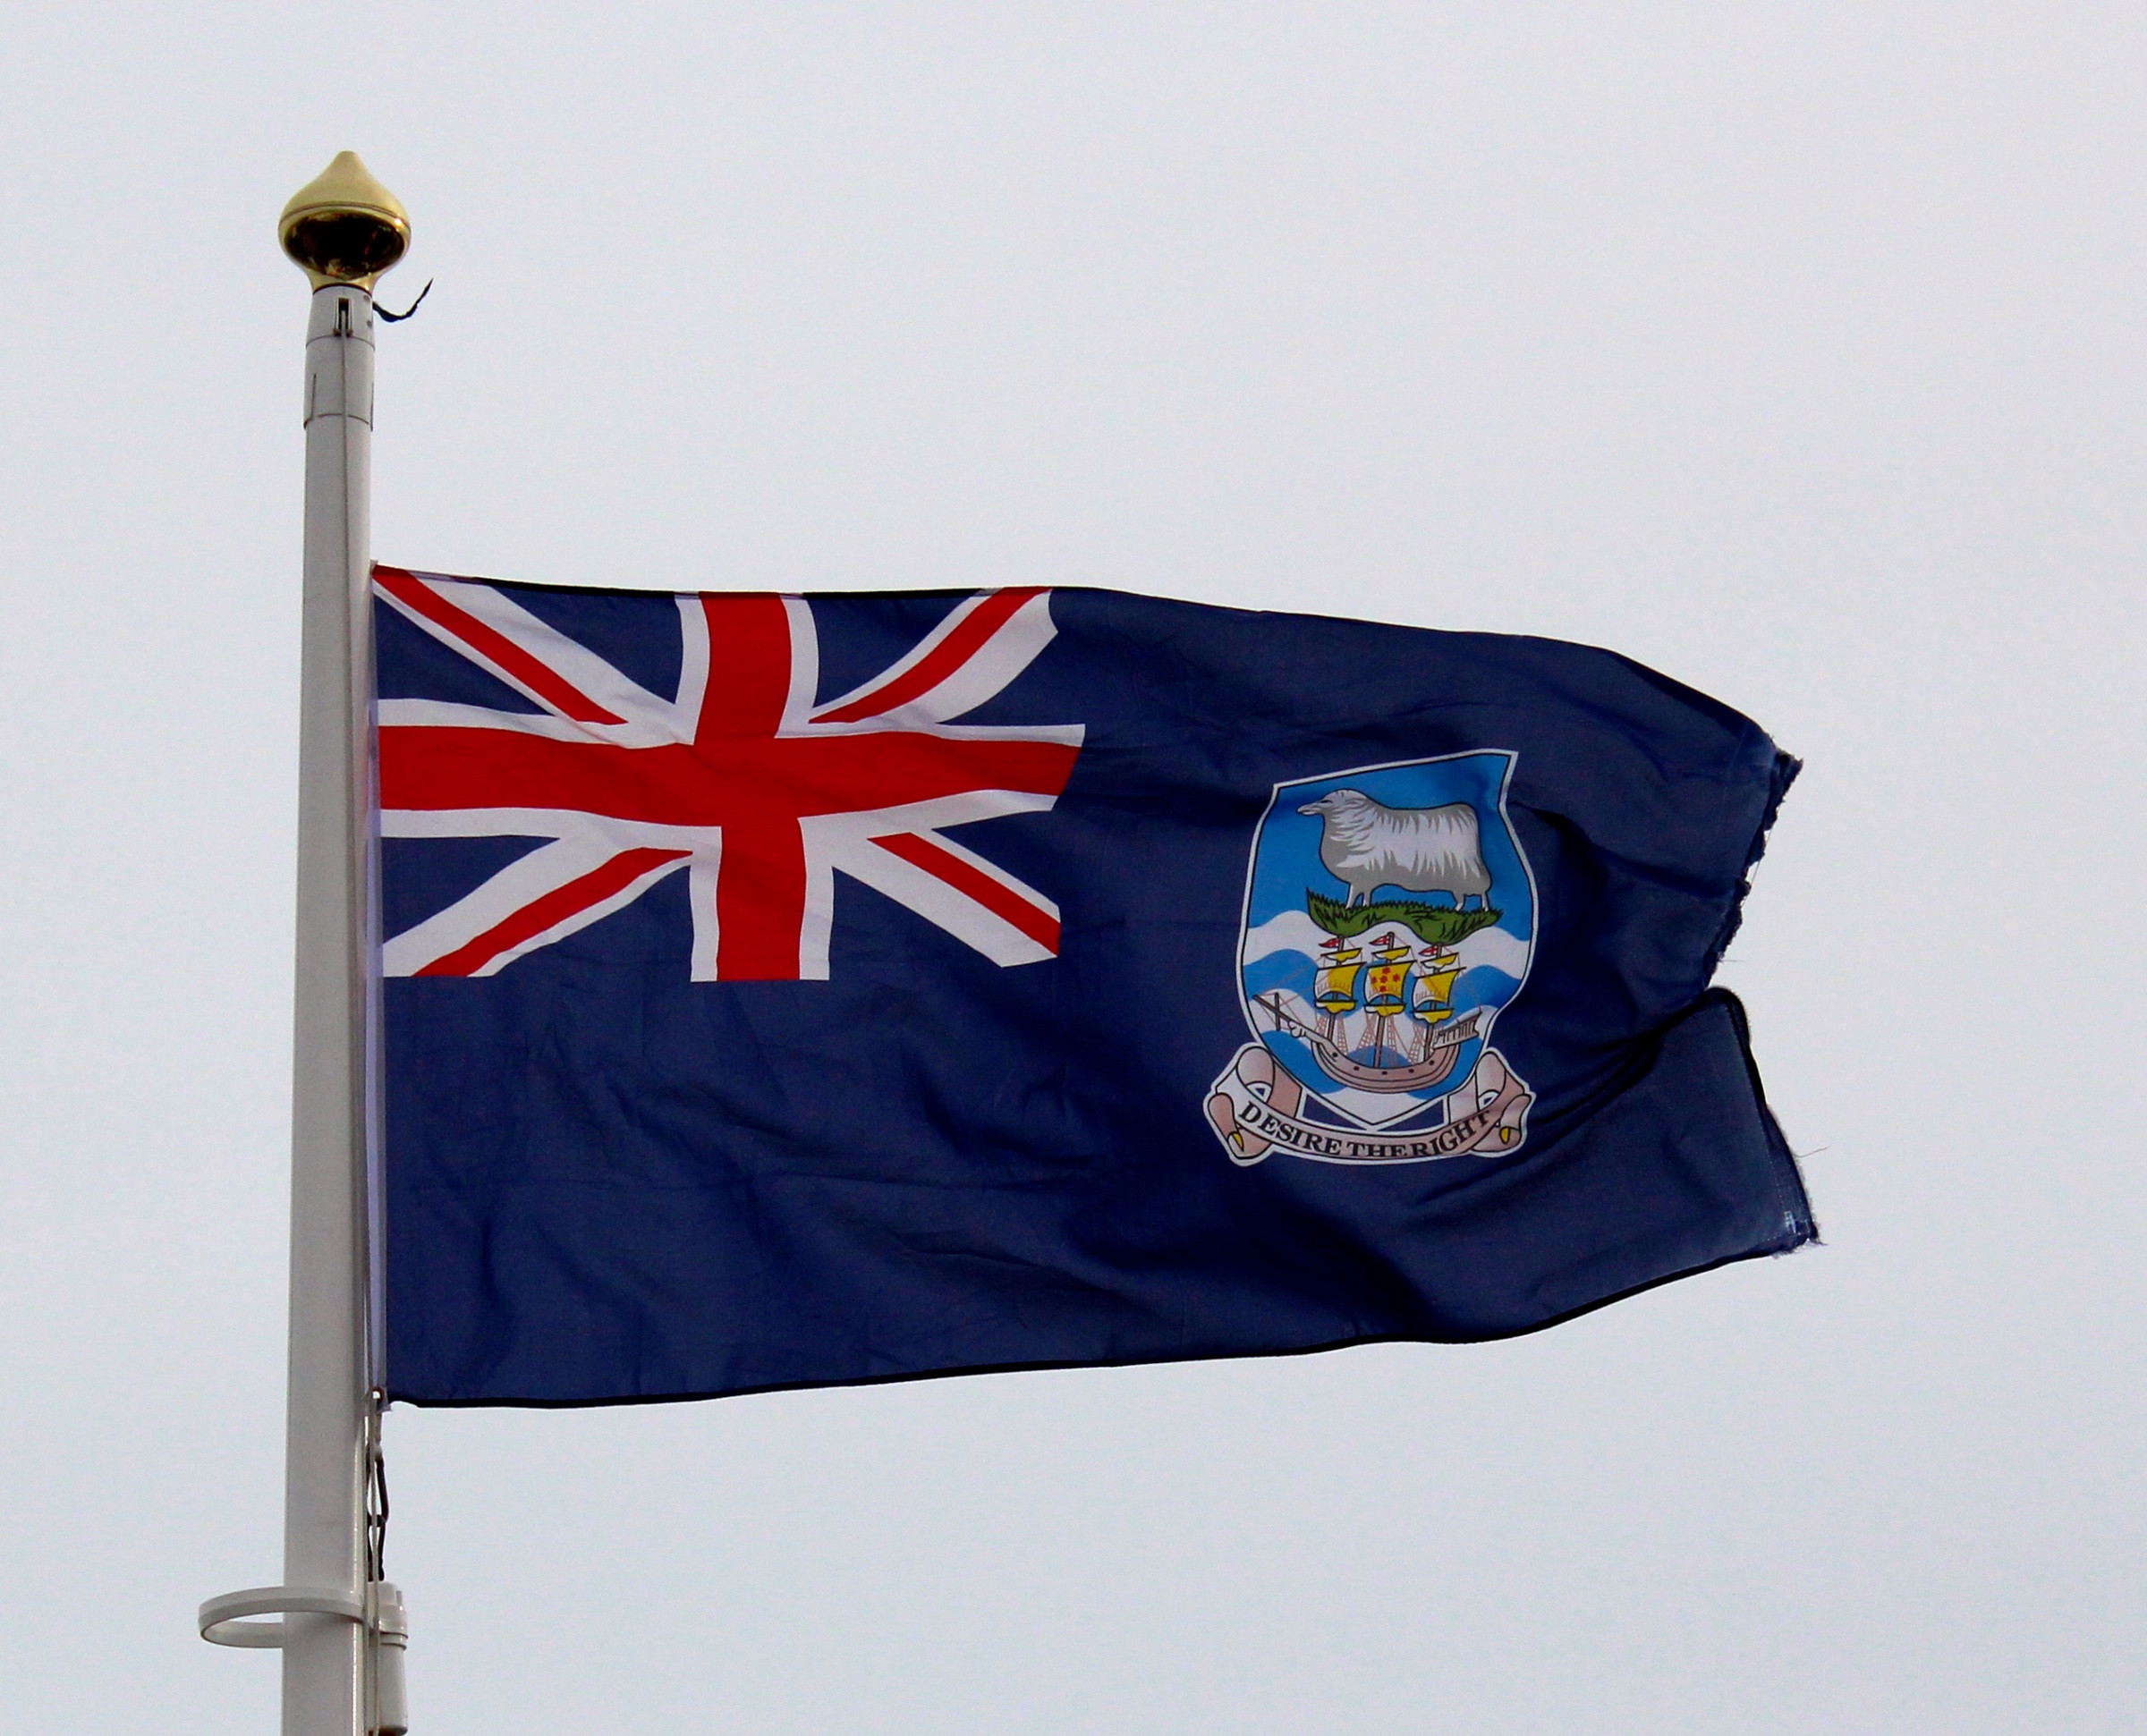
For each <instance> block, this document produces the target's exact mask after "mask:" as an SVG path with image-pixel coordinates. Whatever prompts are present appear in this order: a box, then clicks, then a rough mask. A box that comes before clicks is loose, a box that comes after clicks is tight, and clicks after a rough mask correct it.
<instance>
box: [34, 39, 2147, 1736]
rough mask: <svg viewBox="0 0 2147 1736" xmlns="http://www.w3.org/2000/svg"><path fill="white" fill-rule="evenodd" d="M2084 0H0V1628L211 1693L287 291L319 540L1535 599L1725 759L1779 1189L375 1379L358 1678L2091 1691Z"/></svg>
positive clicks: (279, 1195) (2131, 1434) (460, 1682)
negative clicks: (745, 1380) (1743, 756)
mask: <svg viewBox="0 0 2147 1736" xmlns="http://www.w3.org/2000/svg"><path fill="white" fill-rule="evenodd" d="M2143 76H2147V15H2143V13H2141V12H2140V10H2139V9H2138V8H2137V7H2136V6H2120V5H2114V4H2112V5H2090V4H2069V3H2068V0H2039V4H2032V5H2029V4H2019V5H1997V4H1943V5H1941V4H1923V5H1914V4H1895V3H1894V0H1854V4H1837V3H1835V0H1800V4H1747V3H1746V0H1710V4H1697V3H1694V4H1653V3H1648V0H1633V4H1624V5H1603V4H1568V5H1559V6H1549V5H1540V4H1525V3H1521V4H1495V5H1494V4H1432V3H1431V0H1416V4H1328V5H1314V4H1303V3H1302V0H1300V4H1288V5H1276V4H1260V0H1234V3H1233V4H1178V3H1176V0H1146V3H1145V4H1112V3H1109V0H1095V3H1093V4H1081V5H1071V4H1054V5H1048V4H996V5H977V4H907V5H893V4H817V3H816V0H786V3H785V4H751V5H742V4H716V3H713V0H702V3H701V4H693V5H690V6H686V5H676V6H659V5H643V6H632V7H607V8H596V7H571V6H561V5H556V4H543V0H525V3H524V4H518V5H515V6H513V7H508V6H504V5H499V6H454V5H432V6H424V7H414V6H408V5H401V4H372V5H368V6H364V7H357V8H342V9H338V10H336V11H335V13H306V12H304V11H303V10H302V9H299V8H293V7H287V6H267V5H230V4H215V3H214V0H204V4H196V5H192V6H189V7H185V8H181V7H178V6H174V5H170V4H165V5H162V6H155V7H150V6H142V5H137V4H108V5H96V6H89V5H82V4H71V5H58V4H50V3H49V0H17V4H15V5H14V6H13V7H12V8H11V9H10V13H9V18H8V23H7V26H6V30H5V53H4V55H0V154H4V163H5V173H4V174H0V237H4V242H5V245H6V249H7V256H8V262H9V269H8V272H7V276H6V286H5V292H4V310H5V326H4V334H0V527H4V535H5V548H6V552H7V554H8V556H9V560H8V568H7V572H6V576H5V579H4V582H0V694H4V703H5V706H6V708H7V710H8V715H9V716H10V717H11V718H12V719H13V722H12V724H10V725H9V728H8V731H7V738H6V750H5V752H4V754H0V785H4V797H0V912H4V916H0V920H4V932H5V935H6V944H5V946H4V948H0V1029H4V1036H0V1105H4V1114H5V1122H4V1125H5V1138H4V1144H0V1466H4V1478H5V1496H4V1503H0V1505H4V1511H5V1521H4V1529H0V1536H4V1539H5V1554H6V1560H7V1562H8V1571H7V1573H6V1574H5V1576H4V1581H0V1681H5V1682H6V1683H7V1684H8V1703H9V1706H10V1711H11V1715H12V1716H13V1718H14V1720H15V1721H16V1722H17V1723H20V1724H21V1726H22V1727H24V1728H30V1729H38V1730H41V1731H54V1732H74V1731H83V1732H88V1731H118V1730H130V1729H135V1730H146V1729H152V1728H153V1729H157V1730H159V1731H168V1732H212V1731H213V1732H248V1731H263V1732H266V1731H268V1730H271V1729H273V1728H274V1721H275V1718H276V1674H277V1672H276V1665H275V1663H274V1661H273V1660H272V1659H271V1658H269V1657H267V1656H262V1655H259V1654H251V1653H243V1652H233V1651H227V1650H223V1649H220V1648H214V1647H208V1646H205V1645H203V1644H202V1643H201V1642H200V1641H199V1639H197V1638H196V1637H195V1634H194V1631H193V1626H192V1615H193V1610H194V1607H195V1605H196V1604H197V1603H198V1602H199V1600H201V1599H202V1598H204V1597H207V1596H211V1595H214V1594H216V1593H218V1592H222V1591H225V1590H230V1589H233V1588H238V1587H242V1586H254V1585H262V1584H268V1583H274V1582H275V1580H276V1575H277V1571H278V1568H279V1565H280V1537H281V1452H282V1407H283V1393H282V1380H283V1356H284V1347H283V1329H284V1276H285V1266H284V1213H285V1208H286V1195H285V1187H286V1173H287V1172H286V1165H287V1161H288V1156H287V1138H288V1135H287V1118H288V1113H289V1083H288V1080H289V1066H290V1035H289V1032H290V1018H291V1006H290V953H291V941H292V923H293V891H292V879H293V824H294V817H295V795H294V785H295V777H296V738H297V713H296V707H297V671H298V580H299V528H300V507H301V457H302V442H301V430H300V426H299V414H300V401H299V394H300V383H301V343H302V335H303V329H304V320H305V314H306V306H305V303H306V294H305V290H304V286H303V283H302V280H301V277H300V276H299V275H298V274H297V273H296V272H295V271H294V270H293V268H292V267H290V266H289V265H288V264H287V263H286V262H285V261H284V260H283V259H282V258H281V257H280V256H279V255H278V253H277V251H276V246H275V240H274V232H275V221H276V214H277V212H278V211H279V209H280V208H281V207H282V205H283V202H284V199H286V198H287V197H288V196H289V194H290V193H291V192H292V191H293V190H295V189H296V188H297V187H298V186H300V185H301V183H302V182H306V181H308V180H310V178H311V177H312V176H313V175H314V174H316V173H318V170H319V169H320V168H321V167H322V166H323V165H325V164H326V163H327V159H328V158H329V157H330V156H332V155H333V154H334V153H335V151H337V150H341V149H344V148H355V149H357V150H359V151H360V152H361V154H362V155H363V156H364V157H365V158H366V161H367V162H368V164H369V166H370V167H371V168H372V169H373V170H374V171H375V172H376V173H377V174H378V175H379V176H380V177H381V178H382V179H383V180H384V181H385V182H386V183H387V184H388V185H389V186H390V187H392V188H393V189H395V191H396V192H397V193H398V194H400V195H401V197H402V198H403V200H404V202H405V203H406V204H407V205H408V207H409V208H410V210H411V212H412V216H413V219H414V222H415V225H416V235H417V239H416V244H415V247H414V249H413V250H412V255H411V258H410V259H409V260H408V262H407V263H406V264H405V265H404V266H403V267H402V268H401V269H399V270H397V271H396V272H395V274H394V275H391V276H390V277H389V278H388V279H386V282H385V284H384V285H383V290H382V299H383V301H385V302H386V305H388V306H390V307H392V308H397V309H399V308H401V307H403V305H405V303H406V302H407V301H409V300H410V298H411V297H412V296H414V295H415V294H416V292H418V290H419V289H420V288H421V287H422V286H423V285H424V284H425V282H426V281H427V280H428V279H432V280H434V281H435V287H434V289H433V292H432V294H431V297H430V299H429V301H427V302H426V304H425V306H424V308H423V309H422V310H421V312H420V315H419V316H418V317H417V318H414V319H412V320H411V321H410V322H409V323H407V324H405V325H401V326H393V327H390V328H388V329H386V331H385V332H384V334H383V335H382V338H381V343H380V352H379V387H378V422H377V436H376V442H375V449H374V450H375V464H376V476H377V486H376V494H375V520H374V522H375V546H376V551H377V553H378V555H379V556H380V557H381V558H382V559H384V560H387V561H391V562H395V563H403V564H408V565H415V566H421V567H425V568H429V569H433V570H436V571H446V572H468V573H478V574H485V575H489V576H495V577H502V578H520V579H532V580H556V581H563V582H577V583H596V584H610V583H616V584H622V585H636V586H673V585H675V586H679V587H682V588H720V587H751V588H776V589H807V588H811V589H868V588H877V587H888V586H904V587H912V586H927V585H929V586H957V587H975V586H989V585H999V584H1008V583H1021V584H1089V585H1107V586H1113V587H1117V588H1121V589H1131V590H1136V591H1145V592H1150V593H1154V594H1158V595H1164V596H1170V597H1185V598H1192V599H1196V600H1200V601H1205V602H1215V603H1230V604H1237V605H1248V606H1255V607H1262V608H1314V609H1318V610H1321V611H1325V612H1331V613H1338V614H1356V615H1362V616H1365V617H1369V618H1373V619H1379V620H1385V621H1394V622H1410V623H1413V624H1419V625H1426V626H1437V627H1452V628H1469V629H1482V630H1492V631H1510V632H1526V633H1536V634H1545V635H1550V636H1555V637H1560V638H1566V639H1577V640H1583V641H1586V642H1589V643H1593V644H1602V645H1608V646H1611V647H1614V648H1617V649H1618V650H1620V651H1623V652H1625V653H1626V654H1627V655H1629V656H1634V657H1636V658H1639V659H1640V660H1642V662H1645V663H1647V664H1649V665H1653V666H1654V667H1656V668H1659V669H1660V670H1662V671H1664V672H1666V673H1668V674H1670V675H1673V676H1675V677H1676V678H1677V679H1679V680H1681V681H1684V682H1688V683H1690V684H1692V685H1693V686H1696V687H1699V688H1701V689H1702V690H1706V691H1707V692H1709V693H1711V694H1713V695H1714V696H1716V697H1717V698H1718V699H1722V700H1724V701H1726V702H1727V703H1729V704H1731V705H1733V706H1735V707H1738V708H1739V709H1741V710H1744V711H1745V712H1747V713H1749V714H1750V715H1751V716H1754V717H1756V718H1757V719H1759V720H1760V721H1761V723H1762V724H1765V725H1766V726H1767V727H1768V728H1769V730H1770V731H1771V732H1772V733H1773V734H1774V735H1775V736H1776V738H1777V739H1778V741H1781V742H1782V743H1783V744H1784V745H1785V746H1786V747H1787V748H1788V749H1791V750H1792V751H1794V752H1795V753H1797V754H1799V755H1801V756H1803V758H1804V759H1805V760H1806V762H1807V769H1806V771H1805V773H1804V775H1803V778H1802V780H1801V781H1800V782H1799V783H1798V784H1797V786H1796V788H1795V791H1794V792H1793V793H1792V795H1791V798H1790V800H1789V801H1788V803H1787V804H1786V808H1785V809H1784V811H1783V814H1782V817H1781V819H1780V821H1779V823H1778V826H1777V827H1776V830H1775V833H1774V836H1773V842H1772V846H1771V848H1770V850H1769V854H1768V857H1767V860H1766V861H1765V863H1764V864H1763V865H1762V867H1761V869H1760V872H1759V876H1758V880H1757V885H1756V889H1755V891H1754V893H1753V894H1752V899H1751V901H1750V903H1749V906H1748V918H1747V921H1746V923H1745V926H1744V930H1743V933H1742V934H1741V935H1740V936H1739V938H1738V940H1737V943H1736V944H1735V949H1734V951H1733V953H1732V955H1731V956H1730V958H1729V959H1728V960H1727V961H1726V963H1725V965H1724V967H1723V970H1722V975H1721V980H1723V981H1724V982H1726V983H1727V984H1728V985H1729V986H1730V987H1734V988H1735V990H1736V991H1737V993H1738V994H1739V995H1742V996H1743V997H1744V1001H1745V1003H1746V1005H1747V1007H1748V1008H1749V1010H1750V1013H1751V1019H1752V1030H1753V1037H1754V1043H1755V1046H1756V1049H1757V1052H1758V1054H1759V1057H1760V1061H1761V1066H1762V1068H1763V1070H1764V1072H1765V1077H1766V1083H1767V1088H1768V1092H1769V1097H1770V1099H1771V1101H1772V1102H1773V1104H1774V1105H1775V1108H1776V1110H1777V1112H1778V1115H1779V1117H1780V1119H1781V1122H1782V1123H1783V1125H1784V1127H1785V1129H1786V1131H1787V1134H1788V1137H1789V1139H1791V1141H1792V1143H1793V1144H1794V1145H1795V1148H1796V1149H1797V1151H1798V1152H1799V1153H1800V1154H1801V1155H1802V1156H1803V1163H1804V1167H1805V1172H1806V1174H1807V1177H1808V1180H1809V1181H1810V1184H1811V1188H1812V1196H1813V1199H1814V1203H1815V1206H1816V1208H1817V1211H1818V1215H1819V1219H1820V1225H1821V1228H1822V1231H1823V1232H1824V1234H1825V1238H1826V1240H1825V1244H1824V1245H1823V1246H1822V1247H1820V1248H1817V1249H1811V1250H1807V1251H1804V1252H1801V1253H1798V1254H1796V1255H1795V1256H1794V1257H1792V1258H1786V1259H1782V1260H1776V1261H1758V1262H1752V1263H1749V1264H1745V1265H1742V1266H1734V1267H1730V1268H1727V1269H1724V1270H1721V1271H1718V1272H1716V1273H1713V1274H1708V1275H1706V1276H1703V1277H1701V1278H1698V1279H1695V1280H1693V1281H1690V1282H1687V1283H1678V1284H1673V1285H1669V1286H1667V1287H1664V1288H1661V1289H1659V1290H1656V1291H1651V1292H1649V1293H1647V1294H1645V1295H1643V1296H1641V1297H1639V1298H1636V1299H1634V1300H1629V1301H1626V1302H1624V1303H1622V1304H1619V1305H1618V1306H1617V1307H1614V1308H1608V1309H1605V1310H1602V1311H1600V1312H1598V1313H1595V1314H1593V1315H1591V1316H1589V1317H1584V1318H1583V1319H1579V1320H1576V1321H1574V1322H1572V1323H1570V1324H1568V1325H1563V1326H1560V1327H1558V1328H1557V1329H1555V1330H1553V1331H1550V1332H1547V1333H1543V1334H1538V1335H1535V1336H1532V1337H1529V1338H1525V1339H1522V1340H1518V1341H1515V1342H1506V1343H1499V1344H1491V1345H1482V1346H1475V1347H1424V1346H1381V1347H1376V1348H1363V1349H1358V1350H1353V1351H1341V1352H1337V1353H1333V1354H1328V1355H1324V1356H1318V1357H1310V1358H1298V1359H1282V1360H1276V1361H1256V1362H1240V1363H1214V1364H1207V1365H1201V1366H1193V1367H1166V1368H1142V1369H1130V1370H1097V1371H1084V1372H1067V1373H1043V1374H1022V1375H1014V1376H991V1377H984V1378H978V1379H970V1380H963V1381H941V1382H929V1383H923V1384H920V1385H906V1386H894V1387H884V1388H873V1389H864V1390H852V1391H836V1392H823V1393H792V1394H784V1395H775V1396H760V1397H752V1398H743V1399H733V1400H726V1401H721V1402H714V1403H701V1404H686V1405H672V1406H651V1407H641V1408H632V1409H622V1410H589V1411H578V1412H569V1413H549V1412H517V1411H512V1410H497V1411H481V1412H464V1411H418V1412H413V1411H411V1410H407V1409H399V1410H396V1411H395V1412H394V1413H393V1414H392V1415H391V1416H390V1417H389V1418H388V1419H387V1432H386V1434H387V1446H388V1452H389V1462H390V1469H391V1476H392V1478H393V1487H394V1494H395V1522H394V1529H393V1531H392V1533H391V1536H390V1539H389V1545H388V1548H389V1567H390V1573H391V1577H393V1578H394V1579H395V1580H397V1581H398V1582H399V1583H400V1584H401V1585H402V1586H403V1588H404V1589H405V1591H406V1593H407V1595H408V1596H409V1600H410V1606H411V1612H412V1630H413V1637H412V1648H411V1654H410V1680H411V1694H412V1704H413V1711H414V1714H415V1718H416V1725H415V1728H416V1729H417V1731H418V1732H420V1736H459V1733H461V1732H471V1733H474V1732H495V1731H499V1730H505V1729H513V1730H516V1731H520V1732H531V1733H532V1736H544V1733H545V1732H591V1731H594V1732H656V1731H665V1732H670V1731H681V1730H684V1731H723V1732H751V1733H752V1736H790V1733H791V1732H829V1731H836V1730H841V1731H844V1732H858V1733H859V1736H882V1733H883V1732H884V1733H885V1736H924V1733H925V1732H931V1733H932V1736H950V1733H958V1732H1007V1731H1020V1732H1037V1733H1038V1736H1062V1733H1063V1736H1073V1733H1074V1732H1081V1733H1082V1736H1089V1733H1090V1732H1095V1733H1098V1736H1101V1733H1103V1732H1109V1733H1110V1736H1148V1732H1158V1733H1160V1732H1174V1733H1175V1732H1210V1731H1213V1732H1224V1731H1227V1732H1231V1733H1232V1736H1326V1732H1337V1733H1339V1732H1366V1731H1373V1732H1398V1731H1419V1730H1421V1731H1428V1732H1430V1731H1435V1732H1486V1736H1535V1733H1536V1732H1541V1733H1542V1736H1571V1733H1574V1732H1587V1736H1622V1733H1623V1732H1634V1733H1635V1736H1638V1733H1640V1732H1646V1733H1647V1736H1665V1733H1666V1732H1723V1731H1737V1732H1811V1731H1827V1732H1839V1733H1841V1736H1852V1733H1854V1732H1873V1733H1874V1736H1877V1733H1879V1732H1884V1733H1885V1736H1922V1733H1923V1732H1931V1736H1941V1733H1942V1736H1982V1733H1983V1732H2015V1731H2020V1732H2053V1731H2064V1732H2118V1731H2121V1730H2130V1729H2135V1728H2137V1727H2138V1726H2137V1723H2136V1722H2135V1721H2136V1719H2137V1718H2138V1717H2139V1715H2140V1714H2139V1706H2140V1705H2141V1703H2142V1700H2143V1689H2147V1683H2143V1681H2142V1676H2143V1662H2142V1660H2143V1656H2147V1650H2143V1647H2141V1645H2140V1643H2139V1636H2140V1634H2141V1632H2142V1630H2143V1618H2147V1608H2143V1604H2147V1596H2143V1588H2142V1575H2141V1570H2140V1566H2139V1563H2140V1561H2141V1559H2142V1555H2143V1545H2147V1537H2143V1530H2147V1524H2143V1488H2142V1471H2141V1462H2142V1455H2141V1447H2140V1442H2141V1436H2142V1431H2143V1424H2147V1403H2143V1399H2142V1396H2141V1394H2142V1385H2143V1384H2142V1373H2143V1351H2147V1309H2143V1306H2142V1305H2143V1300H2147V1298H2143V1284H2142V1280H2141V1276H2140V1271H2139V1262H2138V1255H2137V1249H2138V1248H2139V1246H2140V1244H2141V1241H2142V1235H2141V1228H2142V1217H2143V1207H2147V1184H2143V1180H2142V1175H2141V1164H2140V1154H2141V1139H2140V1132H2139V1130H2140V1125H2141V1121H2142V1116H2143V1111H2147V1102H2143V1097H2147V1093H2143V1088H2142V1071H2141V1068H2140V1065H2139V1061H2138V1056H2139V1053H2140V1049H2141V1046H2142V1041H2143V1018H2142V1006H2143V995H2142V993H2141V983H2142V979H2143V974H2147V972H2143V965H2147V944H2143V932H2142V927H2143V925H2142V918H2141V914H2140V902H2139V899H2138V896H2137V889H2138V887H2139V885H2140V884H2141V870H2142V867H2143V860H2142V859H2143V853H2147V851H2143V845H2147V826H2143V821H2142V818H2141V796H2142V790H2141V783H2142V777H2141V766H2142V758H2143V755H2142V750H2143V747H2147V740H2143V737H2147V729H2143V723H2142V705H2141V692H2142V682H2141V678H2140V673H2139V671H2140V664H2141V660H2142V652H2143V648H2147V647H2143V640H2147V634H2143V604H2142V600H2141V589H2142V588H2141V576H2142V574H2141V568H2142V549H2143V532H2147V506H2143V498H2142V490H2141V481H2142V470H2143V459H2147V406H2143V386H2147V333H2143V326H2142V322H2141V319H2140V312H2139V310H2140V309H2141V307H2142V305H2143V299H2147V225H2143V207H2142V199H2141V192H2140V190H2141V188H2142V187H2143V185H2147V105H2143V103H2142V102H2141V101H2140V100H2139V92H2140V90H2141V89H2142V83H2143Z"/></svg>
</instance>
